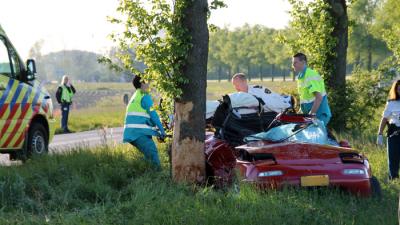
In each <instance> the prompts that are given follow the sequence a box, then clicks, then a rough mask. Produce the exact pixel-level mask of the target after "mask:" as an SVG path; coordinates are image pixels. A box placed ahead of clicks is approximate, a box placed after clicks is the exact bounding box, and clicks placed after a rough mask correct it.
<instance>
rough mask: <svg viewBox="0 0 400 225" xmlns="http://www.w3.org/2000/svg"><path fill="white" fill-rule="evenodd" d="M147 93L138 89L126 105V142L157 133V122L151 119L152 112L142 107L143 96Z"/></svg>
mask: <svg viewBox="0 0 400 225" xmlns="http://www.w3.org/2000/svg"><path fill="white" fill-rule="evenodd" d="M145 95H146V93H144V92H142V91H141V90H137V91H136V92H135V94H133V96H132V98H131V100H130V101H129V105H128V106H127V107H126V116H125V125H124V138H123V139H124V142H131V141H134V140H136V139H137V138H138V137H139V136H142V135H151V136H155V135H157V131H156V128H155V124H153V122H152V121H151V120H150V114H149V113H148V112H147V110H145V109H144V108H143V107H142V104H141V103H142V98H143V97H144V96H145Z"/></svg>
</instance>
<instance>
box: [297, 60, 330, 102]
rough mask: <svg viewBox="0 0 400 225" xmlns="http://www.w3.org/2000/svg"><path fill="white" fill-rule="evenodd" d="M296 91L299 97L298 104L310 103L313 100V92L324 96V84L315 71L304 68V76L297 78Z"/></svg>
mask: <svg viewBox="0 0 400 225" xmlns="http://www.w3.org/2000/svg"><path fill="white" fill-rule="evenodd" d="M297 90H298V92H299V95H300V103H310V102H313V101H314V100H315V96H314V94H313V93H314V92H319V93H321V95H322V96H325V95H326V91H325V84H324V80H323V79H322V77H321V76H320V75H319V74H318V72H317V71H315V70H312V69H310V68H308V67H307V68H306V71H305V72H304V75H303V76H301V77H300V78H298V81H297Z"/></svg>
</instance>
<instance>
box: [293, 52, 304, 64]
mask: <svg viewBox="0 0 400 225" xmlns="http://www.w3.org/2000/svg"><path fill="white" fill-rule="evenodd" d="M293 58H298V59H299V60H300V61H302V62H307V56H306V55H304V54H303V53H301V52H298V53H296V54H294V56H293Z"/></svg>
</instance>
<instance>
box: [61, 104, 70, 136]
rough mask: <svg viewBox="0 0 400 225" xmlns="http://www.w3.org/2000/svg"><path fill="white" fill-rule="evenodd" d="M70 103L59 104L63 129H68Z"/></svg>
mask: <svg viewBox="0 0 400 225" xmlns="http://www.w3.org/2000/svg"><path fill="white" fill-rule="evenodd" d="M69 106H70V104H65V103H63V104H61V128H62V129H63V131H69V129H68V114H69Z"/></svg>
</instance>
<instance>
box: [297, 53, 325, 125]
mask: <svg viewBox="0 0 400 225" xmlns="http://www.w3.org/2000/svg"><path fill="white" fill-rule="evenodd" d="M292 66H293V69H294V71H295V72H296V73H297V90H298V92H299V96H300V108H301V111H302V112H303V113H305V114H310V115H315V116H316V117H317V118H318V119H319V120H321V121H322V122H324V124H325V126H326V125H327V124H328V122H329V120H330V119H331V117H332V114H331V110H330V108H329V104H328V98H327V95H326V91H325V84H324V80H323V79H322V77H321V76H320V75H319V74H318V72H316V71H315V70H312V69H311V68H309V67H307V57H306V55H304V54H303V53H297V54H295V55H294V56H293V59H292Z"/></svg>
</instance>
